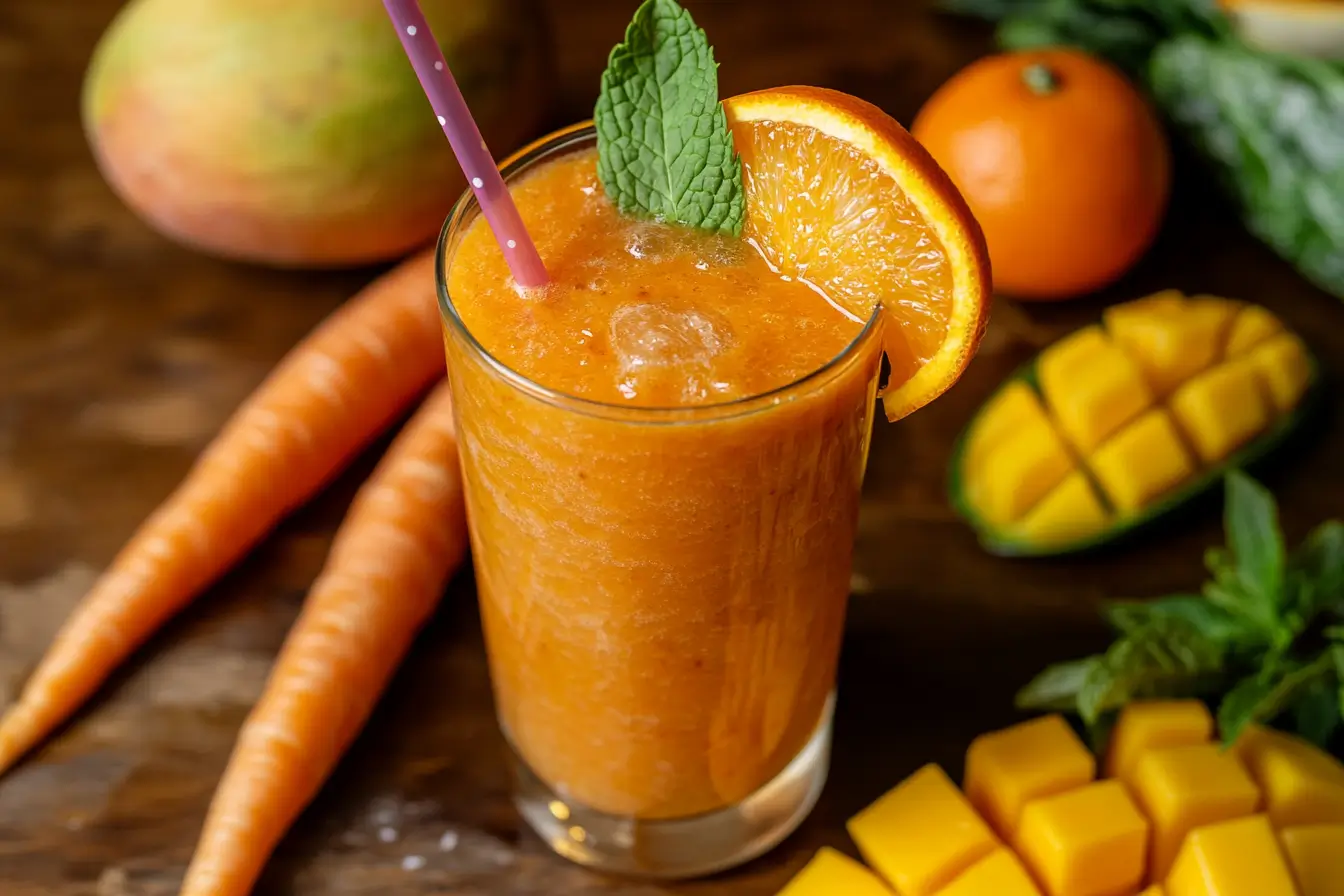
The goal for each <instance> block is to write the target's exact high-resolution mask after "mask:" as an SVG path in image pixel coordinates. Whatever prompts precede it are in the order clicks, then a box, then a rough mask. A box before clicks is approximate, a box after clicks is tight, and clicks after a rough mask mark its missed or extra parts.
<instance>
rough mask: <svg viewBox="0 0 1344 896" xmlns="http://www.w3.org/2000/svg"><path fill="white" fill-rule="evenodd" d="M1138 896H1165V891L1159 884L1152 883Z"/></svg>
mask: <svg viewBox="0 0 1344 896" xmlns="http://www.w3.org/2000/svg"><path fill="white" fill-rule="evenodd" d="M1139 896H1167V891H1166V890H1164V889H1162V885H1161V884H1153V885H1152V886H1151V887H1149V888H1148V889H1146V890H1144V891H1143V892H1142V893H1140V894H1139Z"/></svg>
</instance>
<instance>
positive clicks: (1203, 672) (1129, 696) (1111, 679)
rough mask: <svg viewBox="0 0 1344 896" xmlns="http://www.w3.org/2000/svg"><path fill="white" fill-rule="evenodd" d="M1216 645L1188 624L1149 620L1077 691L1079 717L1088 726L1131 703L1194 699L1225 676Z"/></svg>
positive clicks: (1123, 640) (1111, 652)
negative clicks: (1150, 699)
mask: <svg viewBox="0 0 1344 896" xmlns="http://www.w3.org/2000/svg"><path fill="white" fill-rule="evenodd" d="M1225 660H1226V652H1225V650H1224V648H1223V646H1222V645H1221V644H1219V643H1218V642H1217V641H1215V640H1213V639H1212V638H1210V637H1208V636H1207V635H1206V634H1204V633H1203V632H1202V631H1200V630H1199V629H1198V628H1196V627H1195V626H1193V625H1191V624H1190V623H1188V622H1186V621H1184V620H1181V619H1177V618H1170V619H1154V620H1152V622H1151V623H1150V624H1149V625H1148V626H1147V627H1146V628H1143V629H1138V630H1135V631H1133V632H1130V633H1129V634H1127V635H1125V636H1124V637H1122V638H1121V639H1120V640H1118V641H1116V642H1115V643H1114V644H1112V645H1111V646H1110V647H1109V648H1108V649H1107V650H1106V652H1105V653H1104V654H1102V655H1101V656H1100V657H1098V658H1097V663H1096V664H1095V665H1094V666H1093V667H1092V669H1091V670H1090V671H1089V673H1088V676H1087V680H1086V681H1084V682H1083V685H1082V687H1081V688H1080V689H1079V692H1078V714H1079V715H1080V716H1082V718H1083V721H1084V722H1086V723H1087V724H1088V725H1092V724H1094V723H1096V721H1097V720H1098V719H1100V718H1101V716H1102V715H1103V714H1104V713H1106V712H1109V711H1111V710H1115V709H1120V708H1121V707H1123V706H1124V705H1125V704H1126V703H1128V702H1129V701H1130V700H1135V699H1145V698H1153V697H1183V696H1195V695H1199V694H1202V693H1206V692H1208V691H1210V690H1212V689H1214V688H1215V687H1216V686H1217V684H1219V683H1220V681H1221V679H1222V676H1223V674H1224V663H1225Z"/></svg>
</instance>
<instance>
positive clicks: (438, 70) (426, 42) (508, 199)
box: [383, 0, 549, 286]
mask: <svg viewBox="0 0 1344 896" xmlns="http://www.w3.org/2000/svg"><path fill="white" fill-rule="evenodd" d="M383 5H384V6H386V7H387V14H388V16H390V17H391V19H392V24H393V25H394V26H396V29H397V35H398V36H399V37H400V38H401V45H402V47H404V48H405V50H406V55H407V57H409V58H410V60H411V67H412V68H414V69H415V74H416V77H418V78H419V79H420V86H421V87H422V88H424V91H425V96H427V97H428V98H429V105H430V106H431V107H432V109H433V110H434V115H435V117H436V118H438V121H439V124H440V126H442V127H443V132H444V134H446V135H447V136H448V142H449V144H451V145H452V147H453V154H454V155H456V156H457V162H458V164H459V165H461V166H462V171H463V173H464V174H465V175H466V176H467V181H468V182H469V183H470V184H471V189H472V192H474V193H475V194H476V201H477V202H478V203H480V206H481V213H482V214H484V215H485V220H486V221H487V222H488V223H489V224H490V230H491V231H492V232H493V233H494V235H495V240H496V241H498V243H499V248H500V249H501V250H503V252H504V260H505V261H507V262H508V265H509V270H510V272H512V274H513V279H514V280H516V281H518V284H519V285H520V286H544V285H545V284H546V282H547V280H548V279H549V278H548V277H547V274H546V267H545V266H544V265H543V264H542V262H541V256H540V255H538V254H537V247H536V245H535V244H534V243H533V242H532V238H531V237H530V236H528V234H527V230H526V229H524V227H523V219H522V218H521V217H519V215H518V208H517V206H515V205H514V204H513V197H512V196H510V195H509V190H508V187H506V186H505V185H504V178H502V177H501V176H500V174H499V169H498V168H497V167H496V166H495V160H494V159H493V158H491V156H490V150H489V149H487V148H486V145H485V140H484V139H482V137H481V131H480V129H479V128H478V127H477V126H476V121H475V119H473V118H472V117H471V111H470V110H469V109H468V108H467V101H466V100H465V99H463V98H462V91H461V90H460V89H459V88H458V86H457V81H456V80H454V78H453V73H452V72H451V71H449V70H448V65H447V63H445V62H444V59H443V52H442V51H441V50H440V49H439V43H438V41H436V40H435V39H434V35H433V33H432V32H430V30H429V23H428V22H426V21H425V14H424V13H423V12H422V11H421V10H420V4H419V3H417V2H416V0H383Z"/></svg>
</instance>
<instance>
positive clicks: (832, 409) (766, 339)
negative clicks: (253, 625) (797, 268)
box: [444, 131, 881, 848]
mask: <svg viewBox="0 0 1344 896" xmlns="http://www.w3.org/2000/svg"><path fill="white" fill-rule="evenodd" d="M511 175H512V176H511V177H510V187H511V192H512V194H513V198H514V202H515V203H516V204H517V206H518V209H519V212H520V214H521V215H522V218H523V220H524V222H525V223H526V225H527V228H528V231H529V233H530V234H531V235H532V237H533V239H534V240H535V242H536V244H537V248H538V250H539V252H540V254H541V256H542V258H543V259H545V261H546V264H547V268H548V271H549V273H550V276H551V283H550V284H549V285H548V286H546V287H544V288H542V289H540V290H538V291H534V292H528V291H525V290H521V289H519V288H518V287H516V286H515V285H514V284H513V282H512V280H511V279H510V277H509V275H508V270H507V268H506V266H505V262H504V259H503V256H502V254H501V252H500V250H499V248H498V247H497V246H496V244H495V242H494V239H493V237H492V235H491V233H490V231H489V228H488V226H487V225H486V222H485V220H484V219H483V218H479V217H475V218H473V219H472V220H470V221H465V220H464V221H455V222H453V223H452V224H450V230H449V232H448V234H447V246H446V247H445V257H444V265H445V266H446V271H445V272H444V273H445V279H446V288H447V301H448V303H449V306H448V308H447V309H446V318H447V321H448V325H447V327H446V332H447V339H446V345H447V354H448V361H449V370H450V376H451V378H452V383H453V394H454V400H455V402H456V406H457V415H458V437H459V440H460V445H461V452H462V463H463V469H464V473H465V482H466V489H467V496H468V513H469V519H470V523H471V534H472V547H473V551H474V556H475V567H476V580H477V586H478V589H479V592H480V603H481V612H482V617H483V621H484V627H485V634H486V640H487V647H488V651H489V657H490V665H491V674H492V678H493V682H494V688H495V693H496V700H497V703H498V709H499V714H500V718H501V722H502V724H503V727H504V730H505V732H506V734H507V737H508V739H509V742H510V743H511V745H512V746H513V748H514V749H515V750H516V751H517V753H518V755H519V757H520V759H521V761H522V762H523V763H524V764H525V765H526V767H527V769H528V770H529V771H530V773H531V774H533V775H535V777H536V778H537V779H538V780H539V781H540V782H542V783H543V784H544V785H545V787H546V788H549V789H550V790H552V791H554V793H555V794H556V795H557V796H558V798H559V799H560V800H562V801H566V802H568V801H572V802H573V803H575V804H577V805H579V806H582V807H585V808H587V809H591V810H595V811H596V812H598V813H602V814H604V815H607V816H612V817H619V818H627V819H637V820H641V821H653V820H665V819H684V818H689V817H693V816H700V815H704V814H705V813H713V812H715V811H716V810H723V809H724V808H725V807H730V806H735V805H737V804H739V803H742V802H743V801H744V800H746V799H747V798H749V797H750V796H752V795H753V794H755V793H756V792H757V791H759V790H760V789H761V788H762V787H763V786H764V785H766V784H767V783H769V782H771V781H772V780H774V779H776V778H777V777H779V776H780V774H781V772H783V771H784V770H785V768H786V767H787V766H788V765H789V764H790V762H792V761H793V760H795V758H796V757H798V756H799V755H800V754H801V753H803V752H804V749H805V747H807V746H808V745H809V742H810V741H813V740H816V741H817V743H816V744H815V745H814V746H815V749H814V750H813V751H812V754H809V756H808V757H807V759H808V760H809V761H810V762H812V763H813V764H817V765H819V767H820V772H819V773H818V772H817V771H816V769H810V768H809V769H807V770H806V772H807V775H806V776H805V777H806V778H807V781H806V784H805V785H804V786H803V788H802V790H803V791H804V792H803V793H802V794H800V797H799V798H800V799H806V801H807V802H808V803H809V805H810V801H811V799H812V798H815V793H811V794H810V795H809V794H808V793H807V792H806V791H807V789H808V787H807V785H814V789H815V787H819V785H820V783H821V780H822V778H823V777H824V766H825V748H826V743H825V741H826V740H827V738H828V737H829V700H830V695H831V691H832V688H833V685H834V680H835V667H836V659H837V654H838V651H839V646H840V637H841V630H842V627H843V621H844V615H845V603H846V599H847V595H848V591H849V578H850V563H851V558H852V553H853V542H854V530H855V526H856V523H857V519H858V501H859V490H860V485H861V482H862V479H863V472H864V464H865V461H866V454H867V445H868V438H869V433H870V430H871V426H872V420H873V411H874V409H875V407H876V397H875V393H876V388H877V376H878V371H879V364H880V357H881V345H880V340H879V339H878V325H877V323H876V322H873V321H865V320H861V319H858V318H856V317H855V316H854V315H853V314H852V313H850V312H848V311H846V310H844V309H843V308H842V307H840V306H839V305H837V304H836V303H834V302H832V301H830V300H829V299H828V298H827V296H826V295H825V294H824V293H823V292H822V291H820V290H819V289H817V288H815V287H812V286H809V285H807V284H805V283H802V282H799V281H797V280H795V279H791V278H788V277H786V276H782V275H780V274H779V273H778V272H777V271H775V270H772V269H771V266H770V264H769V263H768V262H767V261H766V259H765V258H764V257H763V256H762V255H761V253H760V252H759V251H758V250H757V249H756V248H755V247H754V246H753V245H752V244H751V242H750V241H749V240H742V239H734V238H730V237H724V236H718V235H714V234H706V233H700V232H696V231H692V230H690V229H687V228H678V227H674V226H671V225H667V224H659V223H655V222H650V221H644V220H639V219H635V218H631V217H626V216H622V215H620V214H618V213H617V211H616V209H615V208H614V206H613V205H612V204H611V203H610V202H609V201H608V199H607V198H606V196H605V195H603V192H602V188H601V185H600V184H599V183H598V178H597V171H596V151H595V150H594V148H593V144H592V138H591V132H590V131H576V132H574V133H571V134H569V135H567V136H565V137H562V138H560V139H559V140H558V141H557V142H555V143H553V144H551V145H550V146H548V147H546V148H543V149H542V150H541V151H539V152H538V153H536V154H535V155H534V156H532V157H530V158H526V159H524V160H523V162H522V163H521V164H519V165H517V166H515V171H514V172H511ZM813 754H814V755H813ZM546 802H547V803H548V804H549V802H550V801H549V800H548V801H546ZM789 808H797V806H790V807H789ZM803 811H805V809H804V810H803ZM573 812H574V809H573V808H572V807H570V808H568V809H565V810H562V811H561V814H562V815H566V816H568V815H570V814H573ZM560 820H561V821H570V820H571V819H569V818H568V817H566V818H562V819H560ZM570 827H573V825H567V826H566V831H567V832H568V828H570ZM592 836H593V834H592V832H587V831H585V836H584V840H585V841H587V840H588V839H589V838H590V837H592ZM598 846H600V844H598ZM588 848H593V846H592V845H591V844H589V845H588Z"/></svg>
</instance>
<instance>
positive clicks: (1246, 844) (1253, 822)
mask: <svg viewBox="0 0 1344 896" xmlns="http://www.w3.org/2000/svg"><path fill="white" fill-rule="evenodd" d="M1166 890H1167V896H1298V893H1297V889H1296V887H1294V886H1293V876H1292V872H1290V871H1289V870H1288V863H1287V862H1286V861H1284V858H1283V852H1282V850H1280V849H1279V844H1278V841H1276V840H1275V839H1274V830H1273V828H1271V827H1270V826H1269V819H1268V818H1266V817H1265V816H1263V815H1252V816H1250V817H1249V818H1239V819H1237V820H1236V821H1225V822H1221V823H1219V824H1214V825H1209V826H1207V827H1202V828H1199V829H1198V830H1196V831H1194V832H1192V833H1191V834H1190V836H1189V838H1187V839H1186V841H1185V846H1184V847H1183V848H1182V849H1181V854H1180V857H1179V858H1178V859H1177V860H1176V865H1175V867H1173V868H1172V871H1171V876H1170V877H1168V878H1167V882H1166Z"/></svg>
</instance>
